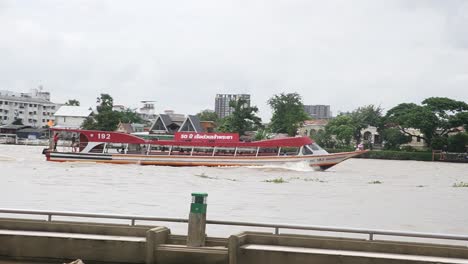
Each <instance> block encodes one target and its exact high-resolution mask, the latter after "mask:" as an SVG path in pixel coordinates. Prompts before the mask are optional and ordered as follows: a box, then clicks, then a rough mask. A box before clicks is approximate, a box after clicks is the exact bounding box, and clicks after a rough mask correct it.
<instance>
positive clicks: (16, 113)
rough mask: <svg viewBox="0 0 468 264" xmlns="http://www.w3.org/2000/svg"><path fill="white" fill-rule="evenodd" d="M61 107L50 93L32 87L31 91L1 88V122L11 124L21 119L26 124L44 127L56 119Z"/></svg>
mask: <svg viewBox="0 0 468 264" xmlns="http://www.w3.org/2000/svg"><path fill="white" fill-rule="evenodd" d="M59 107H60V104H55V103H52V102H51V101H50V93H49V92H43V91H41V90H38V89H32V90H31V92H29V93H17V92H12V91H6V90H0V124H2V125H6V124H11V123H13V122H14V121H15V119H21V120H22V122H23V124H24V125H29V126H32V127H43V126H45V125H47V122H48V121H49V120H54V113H55V111H57V109H58V108H59Z"/></svg>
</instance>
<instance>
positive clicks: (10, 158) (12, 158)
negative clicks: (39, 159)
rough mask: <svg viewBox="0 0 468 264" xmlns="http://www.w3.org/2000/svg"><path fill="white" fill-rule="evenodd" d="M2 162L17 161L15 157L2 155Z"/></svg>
mask: <svg viewBox="0 0 468 264" xmlns="http://www.w3.org/2000/svg"><path fill="white" fill-rule="evenodd" d="M0 161H16V158H15V157H11V156H4V155H0Z"/></svg>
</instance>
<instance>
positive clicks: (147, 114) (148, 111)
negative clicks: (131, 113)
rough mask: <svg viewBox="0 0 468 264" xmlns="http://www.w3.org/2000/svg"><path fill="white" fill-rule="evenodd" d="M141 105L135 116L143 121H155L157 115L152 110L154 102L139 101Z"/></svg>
mask: <svg viewBox="0 0 468 264" xmlns="http://www.w3.org/2000/svg"><path fill="white" fill-rule="evenodd" d="M141 103H142V104H143V106H142V107H140V108H139V109H138V111H137V114H138V115H139V116H140V117H141V119H143V120H144V121H151V122H153V121H155V120H156V118H157V117H158V115H157V114H156V113H155V110H154V101H141Z"/></svg>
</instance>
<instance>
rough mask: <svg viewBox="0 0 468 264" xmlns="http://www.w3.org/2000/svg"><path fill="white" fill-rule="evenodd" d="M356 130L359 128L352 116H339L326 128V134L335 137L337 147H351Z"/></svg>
mask: <svg viewBox="0 0 468 264" xmlns="http://www.w3.org/2000/svg"><path fill="white" fill-rule="evenodd" d="M356 130H357V126H356V123H355V121H354V120H353V118H352V116H351V115H339V116H337V117H336V118H334V119H332V120H330V122H328V124H327V125H326V126H325V132H326V133H327V134H329V135H334V136H335V141H336V146H337V147H339V148H342V147H349V146H350V145H351V140H352V139H353V138H354V136H355V133H356Z"/></svg>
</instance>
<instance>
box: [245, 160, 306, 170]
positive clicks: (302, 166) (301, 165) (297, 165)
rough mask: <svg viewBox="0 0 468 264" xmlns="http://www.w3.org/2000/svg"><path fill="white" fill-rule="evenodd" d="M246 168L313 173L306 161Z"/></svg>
mask: <svg viewBox="0 0 468 264" xmlns="http://www.w3.org/2000/svg"><path fill="white" fill-rule="evenodd" d="M248 168H253V169H261V170H268V171H283V170H289V171H315V170H314V169H313V168H312V167H310V166H309V163H308V162H307V161H300V162H291V163H284V164H265V165H263V166H249V167H248Z"/></svg>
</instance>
